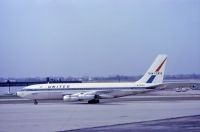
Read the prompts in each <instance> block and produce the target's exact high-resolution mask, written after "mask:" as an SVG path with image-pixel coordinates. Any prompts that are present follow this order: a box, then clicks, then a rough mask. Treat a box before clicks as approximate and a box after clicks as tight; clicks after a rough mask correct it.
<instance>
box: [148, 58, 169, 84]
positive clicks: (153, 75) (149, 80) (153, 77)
mask: <svg viewBox="0 0 200 132" xmlns="http://www.w3.org/2000/svg"><path fill="white" fill-rule="evenodd" d="M166 59H167V58H166ZM166 59H165V60H164V61H163V62H162V63H161V64H160V65H159V66H158V67H157V69H156V71H155V72H149V73H148V74H149V75H151V77H150V78H149V79H148V80H147V82H146V83H152V82H153V80H154V79H155V77H156V75H162V72H159V71H160V69H161V68H162V66H163V64H164V63H165V61H166Z"/></svg>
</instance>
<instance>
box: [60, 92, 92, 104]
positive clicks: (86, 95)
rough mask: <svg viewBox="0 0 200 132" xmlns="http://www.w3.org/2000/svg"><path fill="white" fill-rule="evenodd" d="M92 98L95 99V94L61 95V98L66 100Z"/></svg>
mask: <svg viewBox="0 0 200 132" xmlns="http://www.w3.org/2000/svg"><path fill="white" fill-rule="evenodd" d="M92 99H95V95H90V94H82V93H78V94H72V95H65V96H63V100H64V101H68V102H74V101H83V100H92Z"/></svg>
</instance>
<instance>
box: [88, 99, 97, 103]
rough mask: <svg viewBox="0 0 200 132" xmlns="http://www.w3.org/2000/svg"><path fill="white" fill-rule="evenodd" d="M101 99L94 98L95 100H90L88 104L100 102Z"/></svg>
mask: <svg viewBox="0 0 200 132" xmlns="http://www.w3.org/2000/svg"><path fill="white" fill-rule="evenodd" d="M98 103H99V100H96V99H93V100H89V101H88V104H98Z"/></svg>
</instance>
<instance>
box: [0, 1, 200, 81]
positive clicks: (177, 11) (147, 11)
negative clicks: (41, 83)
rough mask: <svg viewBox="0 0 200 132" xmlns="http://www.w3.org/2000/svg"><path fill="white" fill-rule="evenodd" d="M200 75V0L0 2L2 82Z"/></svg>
mask: <svg viewBox="0 0 200 132" xmlns="http://www.w3.org/2000/svg"><path fill="white" fill-rule="evenodd" d="M159 53H165V54H168V62H167V66H166V74H190V73H200V1H199V0H0V77H35V76H40V77H45V76H85V75H87V76H109V75H116V74H120V75H140V74H143V73H144V72H146V70H147V68H148V67H149V66H150V64H151V63H152V61H153V60H154V58H155V57H156V56H157V54H159Z"/></svg>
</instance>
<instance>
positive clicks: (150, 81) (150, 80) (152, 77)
mask: <svg viewBox="0 0 200 132" xmlns="http://www.w3.org/2000/svg"><path fill="white" fill-rule="evenodd" d="M155 77H156V75H151V77H150V78H149V79H148V81H147V83H152V82H153V80H154V79H155Z"/></svg>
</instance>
